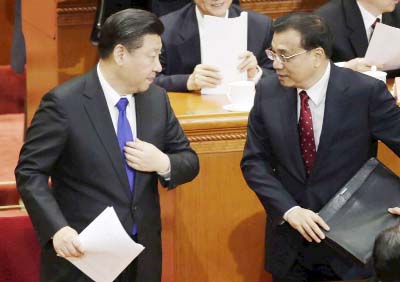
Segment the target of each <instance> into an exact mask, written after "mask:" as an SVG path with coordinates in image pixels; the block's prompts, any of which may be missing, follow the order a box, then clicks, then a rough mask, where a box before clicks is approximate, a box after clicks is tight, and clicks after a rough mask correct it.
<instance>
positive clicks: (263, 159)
mask: <svg viewBox="0 0 400 282" xmlns="http://www.w3.org/2000/svg"><path fill="white" fill-rule="evenodd" d="M331 51H332V35H331V34H330V32H329V29H328V28H327V26H326V24H325V22H324V21H323V19H322V18H320V17H319V16H317V15H314V14H307V13H299V14H291V15H287V16H284V17H282V18H280V19H277V20H276V21H275V22H274V36H273V39H272V49H271V50H268V55H269V57H270V58H271V59H272V60H273V66H274V68H275V71H276V75H271V76H268V77H265V78H264V79H262V80H261V81H260V82H259V83H258V85H257V93H256V96H255V102H254V107H253V109H252V110H251V112H250V116H249V123H248V131H247V141H246V145H245V148H244V153H243V159H242V161H241V168H242V171H243V175H244V177H245V179H246V181H247V183H248V185H249V186H250V188H251V189H252V190H253V191H254V192H255V193H256V195H257V196H258V198H259V199H260V201H261V203H262V205H263V206H264V208H265V209H266V212H267V227H266V246H265V247H266V261H265V268H266V270H267V271H269V272H271V273H272V275H273V281H274V282H289V281H290V282H300V281H307V282H310V281H326V280H340V278H342V279H359V278H366V277H368V276H369V275H370V274H371V273H370V269H369V268H368V267H365V268H363V267H361V266H358V265H355V264H353V263H352V262H351V261H348V260H347V259H346V258H345V257H341V256H339V255H337V254H336V253H334V251H333V250H331V249H330V248H329V247H328V246H327V245H325V243H324V242H323V239H324V238H325V235H324V233H323V231H322V230H325V231H326V230H329V226H327V224H326V223H325V222H324V221H323V219H322V218H321V217H319V216H318V211H319V210H320V209H321V208H322V207H323V206H324V205H325V204H326V203H327V202H328V201H329V199H331V198H332V197H333V196H334V195H335V193H336V192H337V191H338V190H339V189H340V188H341V187H342V186H343V185H344V184H345V183H346V182H347V181H348V180H349V179H350V178H351V177H352V175H354V174H355V173H356V172H357V170H358V169H359V168H360V167H361V166H362V165H363V164H364V163H365V162H366V161H367V160H368V159H369V158H370V157H371V154H372V149H371V143H372V142H373V140H374V139H379V140H382V141H383V142H384V143H385V144H386V145H388V146H389V147H390V148H391V149H392V150H393V151H394V152H395V153H396V154H397V155H400V108H399V107H397V106H396V102H395V100H394V98H393V96H392V95H391V94H390V93H389V92H388V90H387V87H386V85H385V84H384V83H383V82H381V81H379V80H376V79H374V78H371V77H368V76H366V75H364V74H360V73H358V72H354V71H352V70H350V69H347V68H339V67H337V66H335V65H334V64H331V63H330V60H329V56H330V55H331ZM389 211H390V212H391V213H394V214H400V210H399V209H398V208H395V209H390V210H389Z"/></svg>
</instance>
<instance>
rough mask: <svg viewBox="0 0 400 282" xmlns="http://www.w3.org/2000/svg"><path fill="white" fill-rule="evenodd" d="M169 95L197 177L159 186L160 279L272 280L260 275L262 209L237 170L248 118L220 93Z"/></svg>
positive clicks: (173, 281) (181, 281)
mask: <svg viewBox="0 0 400 282" xmlns="http://www.w3.org/2000/svg"><path fill="white" fill-rule="evenodd" d="M169 96H170V99H171V103H172V106H173V108H174V110H175V113H176V115H177V116H178V119H179V120H180V122H181V124H182V126H183V128H184V130H185V132H186V134H187V136H188V138H189V140H190V141H191V145H192V146H193V148H194V149H195V150H196V152H197V153H198V154H199V158H200V175H199V176H198V177H197V178H196V179H195V180H194V181H193V182H191V183H188V184H186V185H183V186H182V187H178V189H176V190H173V191H169V192H166V191H165V190H164V189H160V193H161V205H162V220H163V247H164V249H163V251H164V260H163V282H167V281H168V282H186V281H191V282H225V281H229V282H243V281H249V282H250V281H251V282H255V281H271V280H270V279H269V275H267V274H266V273H265V272H264V270H263V261H264V258H263V257H264V255H263V253H264V228H265V212H264V209H263V208H262V206H261V204H260V203H259V201H258V199H257V198H256V196H255V194H254V193H253V192H252V191H251V190H250V189H249V188H248V187H247V185H246V183H245V181H244V179H243V177H242V173H241V170H240V160H241V157H242V151H243V146H244V142H245V138H246V126H247V117H248V114H247V113H230V112H227V111H225V110H224V109H223V108H222V106H223V105H225V104H228V100H227V99H226V97H225V96H201V95H199V94H184V93H170V94H169Z"/></svg>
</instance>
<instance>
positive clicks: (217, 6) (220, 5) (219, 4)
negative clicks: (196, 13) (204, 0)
mask: <svg viewBox="0 0 400 282" xmlns="http://www.w3.org/2000/svg"><path fill="white" fill-rule="evenodd" d="M223 5H224V3H223V2H222V3H213V4H211V7H213V8H220V7H222V6H223Z"/></svg>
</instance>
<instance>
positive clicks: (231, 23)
mask: <svg viewBox="0 0 400 282" xmlns="http://www.w3.org/2000/svg"><path fill="white" fill-rule="evenodd" d="M246 50H247V12H242V13H241V14H240V17H236V18H220V17H213V16H207V15H206V16H204V39H203V50H202V54H201V61H202V64H206V65H211V66H215V67H217V68H218V69H219V70H220V71H221V75H222V83H221V84H220V85H219V86H218V87H216V88H204V89H202V90H201V94H213V95H218V94H221V95H224V94H225V93H226V85H227V84H228V83H229V82H233V81H240V80H247V73H246V72H242V73H241V72H239V70H238V66H239V64H240V62H241V59H239V56H240V55H241V54H242V53H244V52H245V51H246Z"/></svg>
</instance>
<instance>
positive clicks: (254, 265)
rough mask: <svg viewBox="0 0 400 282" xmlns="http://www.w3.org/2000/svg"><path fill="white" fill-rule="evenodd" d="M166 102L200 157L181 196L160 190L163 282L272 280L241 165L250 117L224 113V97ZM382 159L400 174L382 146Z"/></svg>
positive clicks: (260, 214) (260, 217) (261, 219)
mask: <svg viewBox="0 0 400 282" xmlns="http://www.w3.org/2000/svg"><path fill="white" fill-rule="evenodd" d="M392 84H393V82H392V81H389V82H388V86H389V89H392ZM169 97H170V100H171V104H172V107H173V108H174V111H175V114H176V115H177V117H178V119H179V121H180V122H181V124H182V126H183V128H184V130H185V132H186V134H187V136H188V138H189V140H190V141H191V145H192V147H193V148H194V149H195V150H196V152H197V153H198V154H199V158H200V175H199V176H198V177H197V178H196V179H195V180H194V181H193V182H191V183H188V184H185V185H183V186H182V187H178V189H176V190H173V191H169V192H166V191H165V189H160V195H161V205H162V223H163V248H164V250H163V251H164V258H163V259H164V260H163V282H186V281H191V282H225V281H229V282H243V281H245V282H268V281H271V277H270V276H269V275H268V274H266V273H265V272H264V270H263V263H264V254H263V252H264V251H263V250H264V231H265V229H264V228H265V212H264V209H263V208H262V206H261V204H260V203H259V201H258V199H257V198H256V196H255V194H254V193H253V192H252V191H251V190H250V189H249V188H248V187H247V185H246V183H245V181H244V179H243V176H242V173H241V170H240V165H239V164H240V160H241V157H242V151H243V146H244V142H245V139H246V126H247V118H248V113H238V112H236V113H233V112H232V113H231V112H227V111H225V110H224V109H223V105H226V104H228V103H229V102H228V100H227V99H226V97H225V96H204V95H203V96H202V95H199V94H188V93H170V94H169ZM379 159H380V160H381V161H383V162H384V163H385V164H386V165H387V166H389V167H390V168H391V169H392V170H394V171H395V172H396V173H397V174H399V175H400V160H399V158H398V157H397V156H396V155H395V154H394V153H393V152H391V151H390V150H389V149H388V148H387V147H386V146H385V145H383V144H379Z"/></svg>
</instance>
